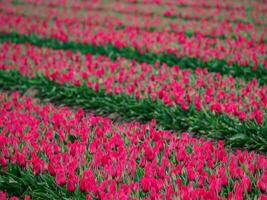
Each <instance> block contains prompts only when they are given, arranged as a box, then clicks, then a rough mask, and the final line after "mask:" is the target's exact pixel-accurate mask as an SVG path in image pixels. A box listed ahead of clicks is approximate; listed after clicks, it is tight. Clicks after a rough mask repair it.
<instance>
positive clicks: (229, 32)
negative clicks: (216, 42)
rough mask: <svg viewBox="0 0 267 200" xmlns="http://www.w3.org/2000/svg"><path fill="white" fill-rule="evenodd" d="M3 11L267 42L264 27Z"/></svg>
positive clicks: (51, 10)
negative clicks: (243, 37)
mask: <svg viewBox="0 0 267 200" xmlns="http://www.w3.org/2000/svg"><path fill="white" fill-rule="evenodd" d="M0 9H2V10H3V12H4V13H8V14H10V15H24V16H25V15H26V16H28V17H29V16H31V17H33V16H38V17H39V18H46V19H50V20H51V19H52V20H53V19H56V21H61V22H64V23H67V24H72V23H79V22H80V23H83V24H88V25H89V24H94V25H102V26H108V28H109V29H111V28H112V29H114V28H116V27H117V26H122V25H124V26H127V27H131V28H134V29H144V30H149V29H151V28H155V29H156V30H157V31H162V32H166V31H168V32H169V31H171V32H175V33H184V32H186V31H193V32H194V33H195V34H200V35H204V36H213V37H218V36H224V37H228V38H231V37H238V36H241V37H242V36H243V35H247V36H246V37H248V35H249V40H252V41H255V42H259V43H262V42H264V41H263V40H264V38H265V39H267V37H266V33H265V32H264V27H262V26H253V24H243V23H237V24H233V23H230V22H227V21H225V20H224V21H223V22H219V23H218V22H211V21H210V20H209V21H207V20H201V21H199V20H194V19H193V20H189V21H187V20H183V19H179V18H178V19H175V20H173V19H169V18H164V17H162V16H158V15H156V16H146V15H136V14H134V13H131V14H127V13H120V16H116V15H115V13H114V11H112V10H104V11H103V10H102V11H99V8H98V9H97V10H94V9H93V10H90V12H84V11H85V10H84V9H79V10H70V9H63V8H60V7H49V6H46V5H39V6H38V7H36V6H35V5H31V4H30V5H13V4H9V3H6V2H5V3H2V4H0Z"/></svg>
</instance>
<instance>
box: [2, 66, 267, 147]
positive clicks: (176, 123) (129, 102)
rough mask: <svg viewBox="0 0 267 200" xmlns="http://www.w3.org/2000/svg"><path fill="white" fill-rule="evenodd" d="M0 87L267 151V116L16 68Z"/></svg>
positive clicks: (3, 80)
mask: <svg viewBox="0 0 267 200" xmlns="http://www.w3.org/2000/svg"><path fill="white" fill-rule="evenodd" d="M0 88H1V89H2V90H19V91H21V92H22V93H24V92H26V91H27V90H28V89H35V90H36V91H38V92H37V94H36V97H38V98H41V99H43V100H44V101H47V102H54V103H59V104H61V105H67V106H80V107H83V108H84V109H89V110H92V109H93V110H94V111H95V113H96V114H106V113H108V114H111V113H117V114H119V115H121V116H122V117H124V118H126V119H132V118H135V119H137V120H140V121H142V122H148V121H150V120H151V119H153V118H155V119H156V121H157V124H158V125H159V126H160V127H161V128H164V129H170V130H176V131H189V132H191V133H194V134H198V135H200V136H206V137H209V138H213V139H223V140H224V141H225V143H226V144H228V145H230V146H233V147H242V148H248V149H254V150H257V151H266V150H267V120H266V119H267V118H266V114H265V116H264V119H263V123H262V125H261V126H259V125H258V124H257V123H256V121H254V120H250V121H241V120H239V119H238V118H234V117H230V116H228V115H225V114H216V113H214V112H211V111H209V110H207V111H205V110H201V111H197V110H195V108H194V106H193V105H191V106H190V107H189V109H188V110H183V109H182V108H181V107H180V106H178V105H177V106H172V107H170V106H167V105H165V104H164V103H163V102H162V101H161V100H155V101H152V100H151V99H141V100H137V99H136V98H135V97H134V96H130V95H126V94H124V93H122V94H106V93H105V91H104V90H100V91H99V92H96V91H94V90H93V89H90V88H88V87H87V86H86V85H82V86H80V87H77V86H74V85H72V84H64V85H60V84H59V83H56V82H54V81H52V80H49V79H48V78H46V77H45V76H43V75H41V74H39V75H38V74H37V75H36V76H35V77H33V78H31V77H26V76H23V75H21V74H20V73H19V72H18V71H15V70H0Z"/></svg>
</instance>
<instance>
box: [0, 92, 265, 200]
mask: <svg viewBox="0 0 267 200" xmlns="http://www.w3.org/2000/svg"><path fill="white" fill-rule="evenodd" d="M0 111H1V116H0V128H1V129H0V130H1V132H0V152H1V154H0V166H1V168H0V169H1V170H2V171H5V170H6V167H7V164H8V163H12V164H17V165H19V166H20V167H22V168H32V169H33V172H34V173H35V174H36V175H37V174H39V173H45V172H49V173H50V174H51V175H53V176H54V177H55V181H56V183H57V184H58V185H61V186H62V187H66V188H67V190H68V191H69V192H74V191H75V190H80V191H81V192H84V193H87V198H88V199H92V197H98V198H100V199H112V198H113V199H138V198H141V197H142V198H146V199H171V198H174V197H180V198H182V199H195V198H198V199H201V198H204V199H224V198H227V199H247V198H250V197H251V198H252V197H258V198H260V199H266V194H267V159H266V157H265V156H263V155H260V154H256V153H254V152H250V153H249V152H247V151H244V152H242V151H240V150H236V151H235V153H227V151H226V150H225V149H224V145H223V142H222V141H219V142H218V144H215V143H213V142H210V141H207V140H205V139H203V138H200V139H195V138H191V137H190V136H189V135H188V134H187V133H183V134H182V135H181V137H178V136H176V135H175V134H173V133H171V132H169V131H163V130H157V129H155V125H156V122H155V121H154V120H152V121H151V123H149V124H145V125H141V124H139V123H129V124H113V123H112V121H111V120H110V119H108V118H104V117H100V116H94V115H93V114H86V113H85V112H84V111H83V110H81V109H79V110H78V111H72V110H70V109H69V108H67V107H54V106H52V105H50V104H47V105H40V104H37V103H36V101H35V100H32V99H31V98H26V97H23V96H20V95H19V94H18V93H13V94H12V95H11V96H7V95H6V94H4V93H1V95H0ZM0 196H1V197H5V196H6V194H5V193H0ZM13 198H14V199H16V198H15V197H13ZM27 198H28V199H29V197H28V196H27ZM25 199H26V198H25Z"/></svg>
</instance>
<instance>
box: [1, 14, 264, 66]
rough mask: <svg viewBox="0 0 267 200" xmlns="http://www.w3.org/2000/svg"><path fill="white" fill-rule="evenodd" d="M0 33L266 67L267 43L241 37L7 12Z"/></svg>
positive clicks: (2, 20) (2, 16) (3, 15)
mask: <svg viewBox="0 0 267 200" xmlns="http://www.w3.org/2000/svg"><path fill="white" fill-rule="evenodd" d="M0 25H1V26H0V32H5V33H10V32H18V33H20V34H32V33H34V34H37V35H39V36H42V37H51V38H56V39H59V40H61V41H67V40H72V41H76V42H84V43H89V44H93V45H108V44H112V45H114V46H115V47H117V48H123V47H128V48H134V49H137V50H138V51H139V52H140V53H144V52H153V53H156V54H158V53H163V52H166V53H168V54H174V55H176V56H177V57H195V58H198V59H201V60H203V61H209V60H212V59H219V60H226V61H227V63H228V65H231V64H232V63H233V62H235V63H238V64H239V65H241V66H248V65H250V66H252V67H253V69H256V68H257V67H258V66H261V67H263V66H264V67H266V66H267V59H266V56H265V55H266V44H265V43H258V44H257V43H254V42H253V41H251V40H247V39H245V38H244V37H241V36H240V37H238V39H237V40H234V39H226V40H221V39H218V38H208V37H204V36H203V35H197V36H195V37H191V38H189V37H187V36H185V34H184V33H171V32H162V31H161V32H159V31H154V32H151V31H148V30H140V29H139V30H137V29H133V28H125V29H120V30H116V29H110V28H108V27H103V26H101V25H95V24H82V23H80V22H79V20H78V23H69V24H68V23H65V22H64V21H60V20H59V21H54V20H47V19H39V18H37V17H26V18H25V17H23V16H14V15H8V14H2V15H1V16H0Z"/></svg>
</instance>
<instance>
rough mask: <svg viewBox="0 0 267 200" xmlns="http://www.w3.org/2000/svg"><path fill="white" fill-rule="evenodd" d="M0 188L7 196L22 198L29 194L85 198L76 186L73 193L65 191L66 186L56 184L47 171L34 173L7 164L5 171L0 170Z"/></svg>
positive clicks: (40, 198)
mask: <svg viewBox="0 0 267 200" xmlns="http://www.w3.org/2000/svg"><path fill="white" fill-rule="evenodd" d="M0 188H1V191H5V192H7V193H8V195H9V196H17V197H21V199H23V198H24V196H25V195H30V197H31V199H36V200H46V199H54V200H57V199H60V200H68V199H85V194H84V193H82V192H80V191H79V189H78V188H77V189H76V190H75V191H74V192H73V193H70V192H68V191H67V189H66V186H65V187H62V186H58V185H57V184H56V182H55V178H54V177H53V176H51V175H49V174H48V173H45V174H38V175H34V173H33V171H32V170H31V169H24V168H23V169H22V168H20V167H18V166H16V165H13V164H9V165H8V167H7V171H6V172H2V171H1V170H0Z"/></svg>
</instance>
